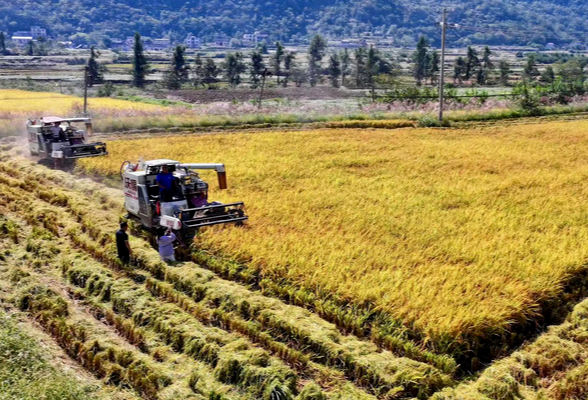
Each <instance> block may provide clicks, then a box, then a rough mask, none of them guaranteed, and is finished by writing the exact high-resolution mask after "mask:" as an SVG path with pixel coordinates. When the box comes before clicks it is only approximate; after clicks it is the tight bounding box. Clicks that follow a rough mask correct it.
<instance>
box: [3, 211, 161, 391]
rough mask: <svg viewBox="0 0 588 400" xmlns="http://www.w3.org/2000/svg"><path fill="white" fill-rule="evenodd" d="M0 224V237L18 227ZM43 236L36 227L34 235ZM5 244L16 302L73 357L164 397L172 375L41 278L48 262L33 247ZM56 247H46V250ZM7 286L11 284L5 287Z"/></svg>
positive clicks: (100, 373) (116, 380)
mask: <svg viewBox="0 0 588 400" xmlns="http://www.w3.org/2000/svg"><path fill="white" fill-rule="evenodd" d="M0 225H2V226H3V227H2V229H0V231H3V232H2V233H3V234H2V235H1V236H0V238H2V237H5V235H4V231H6V230H7V225H8V229H10V228H9V227H10V225H12V226H13V227H15V226H16V224H14V223H13V222H12V223H11V221H8V222H7V221H6V219H4V218H3V221H1V222H0ZM42 234H43V232H40V231H36V232H35V231H33V236H40V235H42ZM12 238H13V239H14V238H18V240H22V239H23V238H20V237H18V233H17V234H16V235H14V236H12ZM32 246H33V243H32V242H31V241H30V240H29V241H28V242H27V248H28V249H29V250H31V251H34V249H33V247H32ZM2 247H3V248H4V252H3V255H2V257H1V258H2V259H3V261H2V263H1V264H0V265H1V274H2V276H3V278H4V279H3V282H10V289H12V290H11V296H10V300H11V301H12V302H13V304H15V305H16V306H17V307H18V308H19V309H20V310H22V311H24V312H26V313H28V315H29V316H30V317H31V318H33V319H34V320H35V321H36V322H37V323H38V324H39V325H40V326H41V327H42V329H43V330H45V331H46V332H47V333H48V334H50V335H51V336H52V337H53V338H54V339H55V340H56V342H57V343H58V344H59V345H60V346H61V347H62V348H63V349H64V350H65V351H66V353H67V354H68V355H69V356H70V357H71V358H73V359H74V360H76V361H77V362H78V363H80V364H81V365H82V366H83V367H84V368H85V369H87V370H88V371H90V372H92V373H93V374H94V375H96V376H97V377H99V378H104V379H105V381H106V382H107V383H110V384H112V385H115V386H121V387H131V388H133V389H134V390H135V391H136V392H137V393H139V394H140V395H141V396H142V397H143V398H146V399H156V398H158V393H159V391H160V390H161V389H163V388H164V387H166V386H169V384H170V378H169V376H167V375H166V374H165V373H164V372H163V371H162V369H161V368H160V367H159V366H157V365H156V363H154V362H152V361H151V360H149V359H148V357H146V356H145V355H144V354H142V353H141V352H140V351H137V350H136V349H135V348H133V347H132V346H130V345H128V344H126V343H124V342H123V341H121V340H120V338H119V337H117V336H116V335H113V334H112V332H110V331H109V330H107V329H105V328H104V327H103V326H101V324H99V323H98V322H97V321H92V320H91V319H89V318H86V316H85V315H84V314H83V313H82V312H80V311H79V310H78V309H77V307H76V306H75V305H74V303H73V301H72V300H71V299H69V298H68V296H67V295H66V294H64V292H63V290H62V288H61V287H59V286H58V285H56V284H55V283H54V282H46V281H47V280H46V279H44V280H42V279H41V276H40V274H39V273H38V271H40V267H41V266H42V265H43V264H45V263H46V260H42V261H41V263H35V261H37V260H39V258H38V257H37V256H36V255H35V254H33V253H31V252H30V251H26V250H25V252H22V251H20V252H19V250H22V247H20V248H14V247H11V246H9V245H7V244H6V243H4V245H3V246H2ZM54 251H55V250H54V249H44V250H43V252H44V253H45V254H51V253H54ZM15 256H16V257H15ZM31 261H32V262H31ZM3 289H4V290H7V289H8V288H7V287H6V286H5V287H3Z"/></svg>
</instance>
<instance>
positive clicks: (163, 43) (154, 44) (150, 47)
mask: <svg viewBox="0 0 588 400" xmlns="http://www.w3.org/2000/svg"><path fill="white" fill-rule="evenodd" d="M144 47H145V50H147V51H167V50H169V49H170V47H171V40H170V39H169V38H161V39H151V38H147V39H145V42H144Z"/></svg>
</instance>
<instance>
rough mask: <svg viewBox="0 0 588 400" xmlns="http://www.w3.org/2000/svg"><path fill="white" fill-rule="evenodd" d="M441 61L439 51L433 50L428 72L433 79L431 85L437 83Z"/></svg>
mask: <svg viewBox="0 0 588 400" xmlns="http://www.w3.org/2000/svg"><path fill="white" fill-rule="evenodd" d="M439 63H440V59H439V53H437V52H436V51H433V52H432V53H431V61H430V62H429V72H428V73H427V75H429V79H430V80H431V85H436V84H437V79H438V76H439Z"/></svg>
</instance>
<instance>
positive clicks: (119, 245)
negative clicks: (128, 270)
mask: <svg viewBox="0 0 588 400" xmlns="http://www.w3.org/2000/svg"><path fill="white" fill-rule="evenodd" d="M128 229H129V225H128V224H127V223H126V222H121V223H120V229H119V230H118V231H117V232H116V250H117V251H118V259H119V260H120V261H121V262H122V263H123V264H125V265H126V264H128V263H129V261H130V260H131V245H130V244H129V235H128V234H127V230H128Z"/></svg>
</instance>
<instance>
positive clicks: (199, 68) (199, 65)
mask: <svg viewBox="0 0 588 400" xmlns="http://www.w3.org/2000/svg"><path fill="white" fill-rule="evenodd" d="M192 73H193V74H194V79H193V82H194V86H198V85H200V84H202V83H203V81H204V63H203V62H202V58H201V57H200V54H196V58H195V59H194V67H193V68H192Z"/></svg>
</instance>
